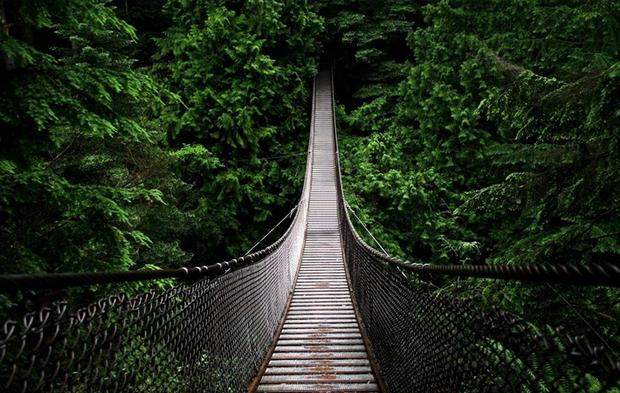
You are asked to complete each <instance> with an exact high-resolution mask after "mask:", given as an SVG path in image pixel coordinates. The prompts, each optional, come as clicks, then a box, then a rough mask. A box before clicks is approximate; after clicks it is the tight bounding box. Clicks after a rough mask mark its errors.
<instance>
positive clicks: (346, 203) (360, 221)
mask: <svg viewBox="0 0 620 393" xmlns="http://www.w3.org/2000/svg"><path fill="white" fill-rule="evenodd" d="M344 205H345V206H346V208H347V209H349V211H350V212H351V213H352V214H353V217H355V218H357V221H358V222H359V223H360V224H361V225H362V227H363V228H364V230H365V231H366V233H368V235H369V236H370V237H371V238H372V240H374V242H375V243H376V244H377V246H379V248H380V249H381V251H383V253H384V254H385V255H387V256H388V257H389V256H390V254H388V252H387V251H385V248H383V246H382V245H381V243H379V241H378V240H377V238H376V237H374V236H373V234H372V233H371V232H370V231H369V230H368V228H366V225H364V222H363V221H362V220H361V219H360V218H359V217H358V216H357V214H355V210H353V208H352V207H351V205H349V203H348V202H347V201H344Z"/></svg>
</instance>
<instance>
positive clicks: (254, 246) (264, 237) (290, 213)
mask: <svg viewBox="0 0 620 393" xmlns="http://www.w3.org/2000/svg"><path fill="white" fill-rule="evenodd" d="M301 202H302V201H299V202H298V203H297V204H296V205H295V206H293V208H292V209H291V211H290V212H288V214H287V215H286V216H284V217H283V218H282V219H281V220H280V221H279V222H278V223H277V224H276V225H274V226H273V228H271V229H270V230H269V232H267V234H266V235H265V236H263V237H262V238H261V239H260V240H259V241H257V242H256V244H254V245H253V246H252V247H251V248H250V249H249V250H248V251H246V253H245V254H243V256H246V255H248V254H249V253H251V252H252V250H254V249H255V248H256V246H258V245H259V244H261V243H262V242H263V240H265V239H267V237H268V236H269V235H271V233H272V232H273V231H275V230H276V228H278V227H279V226H280V224H282V223H283V222H284V221H286V220H287V219H289V218H291V217H292V216H293V212H295V210H297V208H298V207H299V205H300V204H301Z"/></svg>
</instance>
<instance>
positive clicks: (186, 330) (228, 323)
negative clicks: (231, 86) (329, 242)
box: [0, 133, 313, 393]
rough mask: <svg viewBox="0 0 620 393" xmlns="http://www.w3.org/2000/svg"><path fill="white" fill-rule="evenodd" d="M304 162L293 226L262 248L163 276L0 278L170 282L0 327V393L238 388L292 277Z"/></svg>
mask: <svg viewBox="0 0 620 393" xmlns="http://www.w3.org/2000/svg"><path fill="white" fill-rule="evenodd" d="M310 146H312V133H311V135H310ZM312 156H313V153H312V151H310V150H309V151H308V166H307V168H306V178H305V179H306V180H305V183H304V189H303V191H302V195H301V198H300V202H299V204H298V205H297V208H296V211H295V217H294V219H293V221H292V223H291V225H290V226H289V227H288V229H287V230H286V233H285V234H284V235H283V236H282V237H281V238H280V239H278V240H277V241H276V242H275V243H273V244H272V245H270V246H268V247H266V248H264V249H262V250H260V251H256V252H253V253H251V254H248V255H246V256H243V257H240V258H237V259H233V260H231V261H224V262H220V263H216V264H210V265H206V266H195V267H189V268H181V269H169V270H161V271H149V272H100V273H66V274H48V275H2V276H0V294H1V293H2V292H11V291H13V292H14V291H18V292H19V291H21V292H24V291H40V290H41V289H46V288H54V289H66V288H69V287H74V286H83V285H94V284H111V283H120V282H123V283H126V282H132V281H143V280H159V279H171V278H172V279H178V283H177V285H175V286H174V287H172V288H169V289H163V290H153V291H152V292H147V293H142V294H139V295H137V296H127V295H124V294H118V295H114V296H110V297H106V298H103V299H100V300H99V301H97V302H95V303H93V304H91V305H89V306H87V307H81V308H76V307H75V306H74V305H70V304H66V303H54V304H52V305H51V306H49V307H44V308H41V309H38V310H35V311H34V312H27V313H25V314H24V315H21V316H19V317H17V318H11V319H10V320H8V321H6V322H4V323H2V324H0V392H2V393H18V392H19V393H26V392H79V393H99V392H107V393H112V392H118V393H126V392H145V393H147V392H149V393H150V392H170V393H176V392H182V393H194V392H209V393H211V392H227V393H229V392H244V391H246V387H247V384H248V382H249V381H250V380H251V379H252V377H253V376H254V375H255V374H256V370H257V368H258V366H259V365H260V364H261V363H262V361H263V360H264V358H265V356H266V354H267V353H268V351H269V348H270V347H271V344H272V340H273V337H274V334H275V332H276V331H277V329H278V326H279V323H280V320H281V316H282V314H283V312H284V310H285V308H286V305H287V303H288V300H289V297H290V293H291V290H292V288H293V283H294V280H295V276H296V274H297V271H298V267H299V262H300V260H301V253H302V247H303V245H304V242H305V236H306V222H307V218H308V202H307V201H308V197H309V193H310V189H309V186H308V185H309V181H308V179H309V177H310V172H311V170H312ZM291 213H292V212H291ZM61 293H62V292H61Z"/></svg>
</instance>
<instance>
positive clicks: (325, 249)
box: [257, 72, 379, 392]
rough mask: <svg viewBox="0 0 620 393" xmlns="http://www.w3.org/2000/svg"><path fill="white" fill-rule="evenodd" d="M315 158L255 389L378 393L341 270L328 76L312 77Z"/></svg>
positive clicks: (343, 272)
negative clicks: (284, 298)
mask: <svg viewBox="0 0 620 393" xmlns="http://www.w3.org/2000/svg"><path fill="white" fill-rule="evenodd" d="M313 120H314V125H315V127H314V130H315V131H314V140H313V144H314V146H313V150H314V161H313V167H312V181H311V189H310V201H309V211H308V225H307V232H306V242H305V245H304V251H303V257H302V261H301V266H300V270H299V275H298V277H297V282H296V284H295V289H294V293H293V298H292V301H291V304H290V307H289V309H288V312H287V315H286V318H285V321H284V326H283V327H282V332H281V334H280V337H279V338H278V341H277V343H276V347H275V350H274V352H273V355H272V357H271V359H270V361H269V364H268V366H267V369H266V371H265V374H264V375H263V377H262V379H261V381H260V384H259V385H258V389H257V391H258V392H377V391H379V388H378V386H377V383H376V381H375V378H374V376H373V372H372V369H371V367H370V363H369V360H368V354H367V352H366V347H365V345H364V341H363V340H362V335H361V333H360V328H359V325H358V323H357V319H356V316H355V311H354V309H353V304H352V302H351V294H350V291H349V285H348V282H347V277H346V273H345V267H344V261H343V254H342V245H341V241H340V232H339V226H338V208H337V203H338V201H337V186H336V160H335V141H334V130H333V119H332V94H331V81H330V76H329V73H327V72H323V73H321V74H320V75H319V76H318V77H317V80H316V96H315V113H314V119H313Z"/></svg>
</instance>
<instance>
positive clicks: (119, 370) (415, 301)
mask: <svg viewBox="0 0 620 393" xmlns="http://www.w3.org/2000/svg"><path fill="white" fill-rule="evenodd" d="M333 91H334V89H333V80H332V76H331V73H330V72H329V71H327V70H324V71H322V72H320V73H319V75H318V76H317V77H316V78H315V81H314V89H313V104H312V125H311V130H310V141H309V148H308V159H307V166H306V173H305V182H304V188H303V191H302V195H301V198H300V200H299V203H298V204H297V206H296V208H295V209H294V213H295V215H294V218H293V220H292V223H291V224H290V226H289V227H288V229H287V230H286V232H285V233H284V235H282V237H280V238H279V239H278V240H277V241H276V242H275V243H273V244H272V245H270V246H268V247H266V248H264V249H262V250H260V251H257V252H254V253H251V254H249V255H246V256H244V257H240V258H237V259H233V260H230V261H224V262H220V263H216V264H212V265H207V266H196V267H191V268H181V269H169V270H158V271H141V272H101V273H75V274H47V275H3V276H0V291H1V292H15V291H17V292H19V291H31V290H41V289H50V288H55V289H66V288H71V287H75V286H84V285H95V284H113V283H129V282H132V281H142V280H161V279H176V280H177V281H178V282H177V284H176V285H174V286H173V287H171V288H169V289H164V290H160V291H151V292H147V293H142V294H139V295H137V296H127V295H124V294H122V293H119V294H117V295H114V296H110V297H107V298H103V299H100V300H99V301H97V302H95V303H94V304H91V305H90V306H88V307H85V308H79V309H73V308H72V307H71V305H69V304H66V303H62V302H61V303H55V304H53V305H51V306H49V307H44V308H41V309H38V310H35V311H30V312H24V314H23V315H21V316H20V317H19V318H12V319H10V320H8V321H7V322H5V323H4V324H3V325H2V331H0V391H2V392H7V393H13V392H76V393H78V392H79V393H84V392H244V391H249V392H607V391H609V392H618V391H620V383H619V380H620V362H619V359H618V357H617V355H616V354H615V353H614V351H613V349H612V348H608V347H606V346H605V345H604V344H603V343H600V342H598V341H596V340H594V341H593V339H592V338H586V337H582V336H573V335H570V333H568V332H565V331H564V330H562V329H559V328H558V329H551V328H537V327H535V326H533V325H532V324H530V323H528V322H527V321H523V320H521V319H519V318H518V317H516V316H513V315H510V314H507V313H505V312H502V311H501V310H498V309H491V310H482V309H480V308H479V307H478V306H477V305H476V304H474V303H473V302H470V301H466V300H458V299H454V298H451V297H450V296H448V295H442V294H438V293H437V292H436V291H435V289H434V288H433V287H432V286H430V285H429V284H427V283H426V281H427V280H425V278H427V277H429V276H430V275H438V274H441V275H451V276H461V277H481V278H482V277H486V278H492V279H497V280H500V279H501V280H522V281H528V282H532V283H534V284H533V285H537V284H544V283H547V284H549V283H554V282H559V283H564V284H574V285H603V286H620V268H618V266H615V265H591V266H573V265H557V266H528V265H525V266H486V265H484V266H470V265H445V266H437V265H428V264H419V263H409V262H407V261H402V260H399V259H396V258H392V257H390V256H388V255H386V254H384V253H382V252H379V251H377V250H375V249H373V248H372V247H370V246H369V245H368V244H366V243H365V242H364V241H363V240H362V239H361V237H360V236H359V235H358V234H357V232H356V230H355V228H354V226H353V224H352V222H351V219H350V216H349V210H350V209H349V207H348V205H347V204H346V201H345V198H344V194H343V192H342V184H341V175H340V165H339V159H338V144H337V135H336V127H335V125H336V121H335V115H334V113H335V112H334V98H333Z"/></svg>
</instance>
